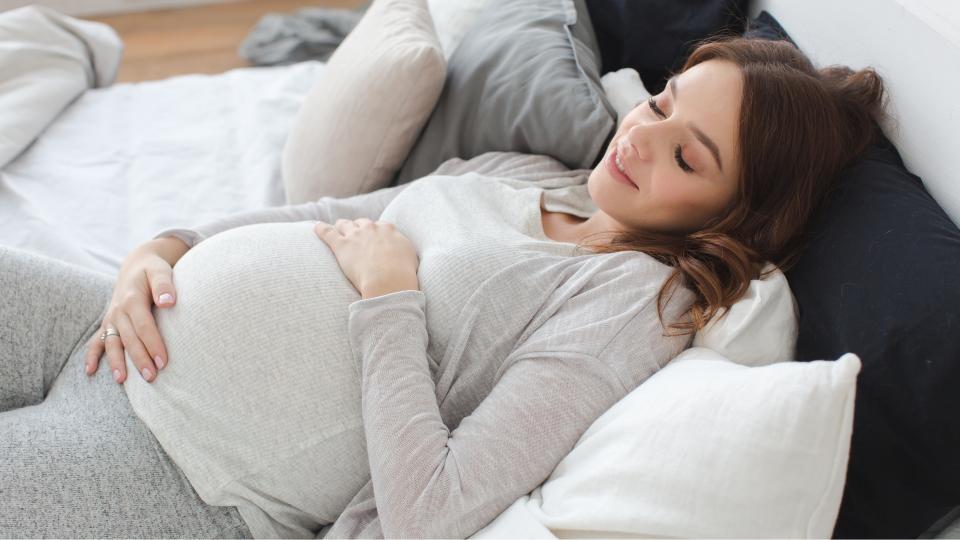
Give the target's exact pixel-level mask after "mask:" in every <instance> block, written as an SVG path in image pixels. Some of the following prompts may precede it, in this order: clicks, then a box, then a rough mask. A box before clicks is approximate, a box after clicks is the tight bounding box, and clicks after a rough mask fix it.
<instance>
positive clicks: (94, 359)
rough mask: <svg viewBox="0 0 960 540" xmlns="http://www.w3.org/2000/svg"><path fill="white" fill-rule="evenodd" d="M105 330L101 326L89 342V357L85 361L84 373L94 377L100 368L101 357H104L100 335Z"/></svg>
mask: <svg viewBox="0 0 960 540" xmlns="http://www.w3.org/2000/svg"><path fill="white" fill-rule="evenodd" d="M103 330H104V327H103V326H101V327H100V328H99V329H98V330H97V331H96V332H95V333H94V334H93V337H91V338H90V341H88V342H87V356H86V357H85V358H84V361H83V371H84V373H86V374H87V375H93V374H94V373H96V371H97V368H98V367H100V357H101V356H103V342H102V341H100V334H102V333H103Z"/></svg>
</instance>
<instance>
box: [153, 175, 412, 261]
mask: <svg viewBox="0 0 960 540" xmlns="http://www.w3.org/2000/svg"><path fill="white" fill-rule="evenodd" d="M411 184H412V182H411V183H408V184H401V185H399V186H394V187H387V188H383V189H378V190H376V191H371V192H370V193H361V194H360V195H354V196H352V197H342V198H338V197H321V198H320V199H319V200H316V201H311V202H306V203H301V204H291V205H286V206H274V207H270V208H259V209H256V210H249V211H246V212H240V213H237V214H232V215H229V216H226V217H223V218H221V219H218V220H216V221H213V222H211V223H207V224H204V225H200V226H197V227H194V228H190V229H184V228H175V229H166V230H163V231H161V232H159V233H157V234H156V235H155V236H154V238H162V237H164V236H174V237H176V238H179V239H180V240H183V241H184V242H185V243H186V244H187V245H188V246H190V247H191V248H192V247H193V246H195V245H196V244H198V243H199V242H202V241H203V240H205V239H207V238H209V237H211V236H213V235H215V234H217V233H219V232H223V231H226V230H228V229H233V228H235V227H240V226H243V225H252V224H255V223H275V222H294V221H325V222H327V223H333V222H334V221H336V220H338V219H358V218H362V217H365V218H369V219H374V220H375V219H377V218H379V217H380V214H382V213H383V210H384V208H386V207H387V205H388V204H390V201H392V200H393V199H394V198H395V197H396V196H397V195H398V194H400V192H401V191H403V190H404V189H406V188H407V187H409V186H410V185H411Z"/></svg>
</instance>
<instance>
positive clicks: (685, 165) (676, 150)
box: [647, 96, 693, 173]
mask: <svg viewBox="0 0 960 540" xmlns="http://www.w3.org/2000/svg"><path fill="white" fill-rule="evenodd" d="M647 105H648V106H650V110H651V111H653V114H655V115H657V116H659V117H660V118H664V119H665V118H666V117H667V115H666V114H665V113H664V112H663V110H661V109H660V107H659V106H658V105H657V102H656V101H654V100H653V96H650V97H649V98H648V99H647ZM673 158H674V159H675V160H676V161H677V165H678V166H679V167H680V168H681V169H683V171H685V172H688V173H692V172H693V167H691V166H690V165H689V164H688V163H687V162H686V161H684V160H683V154H682V153H681V148H680V145H679V144H678V145H677V146H676V148H674V149H673Z"/></svg>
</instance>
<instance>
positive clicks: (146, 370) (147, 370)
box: [140, 368, 150, 381]
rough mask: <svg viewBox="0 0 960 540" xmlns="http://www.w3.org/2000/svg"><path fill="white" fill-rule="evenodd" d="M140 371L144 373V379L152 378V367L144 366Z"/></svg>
mask: <svg viewBox="0 0 960 540" xmlns="http://www.w3.org/2000/svg"><path fill="white" fill-rule="evenodd" d="M140 373H142V374H143V380H145V381H149V380H150V368H143V369H141V370H140Z"/></svg>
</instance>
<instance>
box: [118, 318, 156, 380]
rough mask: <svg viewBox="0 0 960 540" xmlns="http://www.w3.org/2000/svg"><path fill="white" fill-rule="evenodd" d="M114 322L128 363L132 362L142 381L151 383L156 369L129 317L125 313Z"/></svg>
mask: <svg viewBox="0 0 960 540" xmlns="http://www.w3.org/2000/svg"><path fill="white" fill-rule="evenodd" d="M115 322H116V323H117V331H118V332H120V339H121V340H122V341H123V349H124V350H125V351H126V353H127V356H129V357H130V361H131V362H133V365H134V367H135V368H136V369H137V372H138V373H140V376H141V377H143V380H145V381H147V382H152V381H153V379H154V378H155V377H156V374H157V367H156V366H155V365H154V363H153V360H151V359H150V356H149V355H148V354H147V349H146V348H145V347H144V346H143V343H142V342H141V341H140V337H139V336H138V335H137V333H136V330H134V328H133V323H131V322H130V318H129V316H127V314H126V313H121V314H119V315H118V316H117V318H116V321H115Z"/></svg>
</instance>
